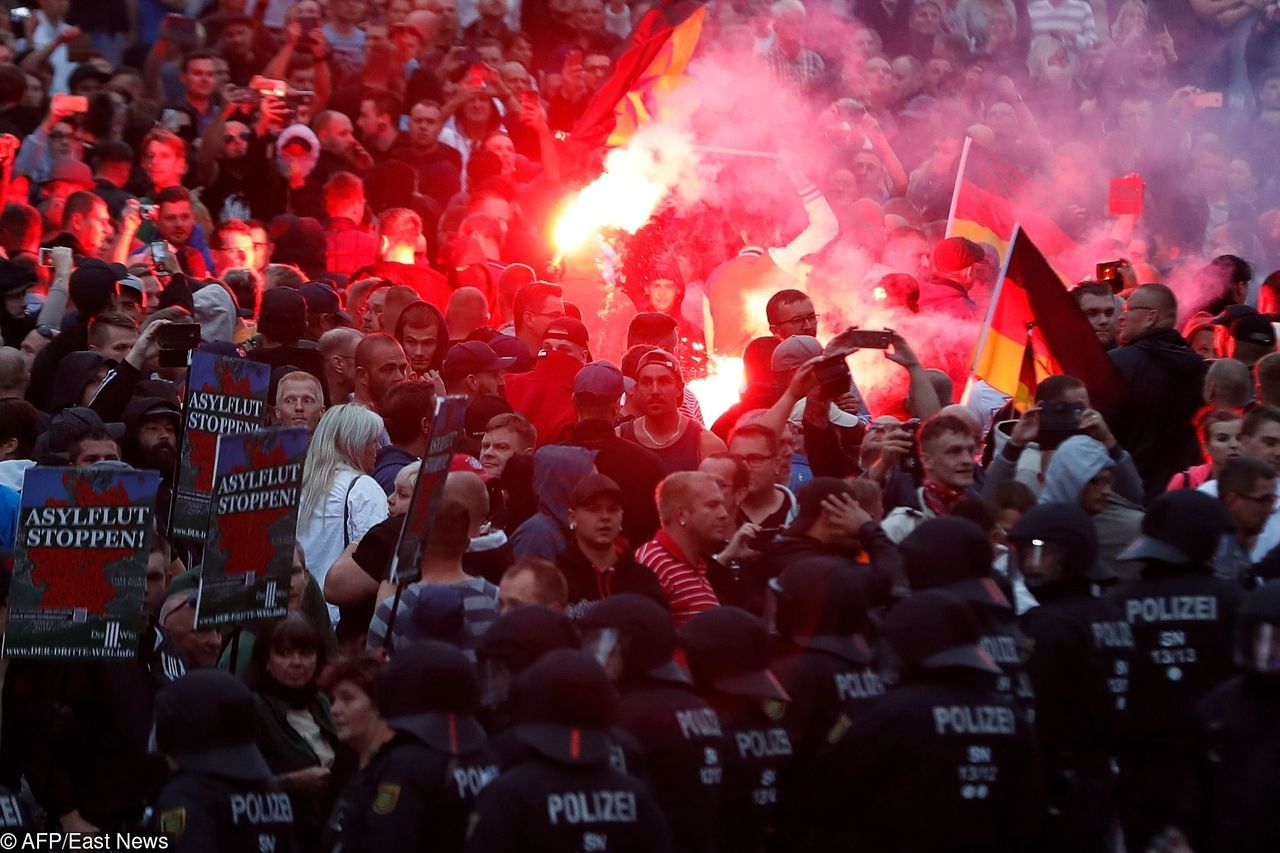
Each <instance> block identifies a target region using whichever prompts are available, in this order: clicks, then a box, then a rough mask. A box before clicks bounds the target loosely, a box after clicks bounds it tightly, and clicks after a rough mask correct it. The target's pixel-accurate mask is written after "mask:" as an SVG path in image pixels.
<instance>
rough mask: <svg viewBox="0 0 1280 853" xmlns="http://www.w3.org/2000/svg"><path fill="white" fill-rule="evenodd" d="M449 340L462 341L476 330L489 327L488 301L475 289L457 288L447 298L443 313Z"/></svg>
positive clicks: (481, 292)
mask: <svg viewBox="0 0 1280 853" xmlns="http://www.w3.org/2000/svg"><path fill="white" fill-rule="evenodd" d="M444 324H445V326H447V327H448V329H449V340H451V341H464V340H466V339H467V336H468V335H470V334H471V333H472V332H474V331H475V330H476V329H483V328H484V327H485V326H487V325H489V300H488V299H486V298H485V296H484V293H483V291H481V290H480V289H479V288H477V287H459V288H458V289H457V290H455V291H454V292H453V296H451V297H449V304H448V306H447V307H446V308H445V312H444Z"/></svg>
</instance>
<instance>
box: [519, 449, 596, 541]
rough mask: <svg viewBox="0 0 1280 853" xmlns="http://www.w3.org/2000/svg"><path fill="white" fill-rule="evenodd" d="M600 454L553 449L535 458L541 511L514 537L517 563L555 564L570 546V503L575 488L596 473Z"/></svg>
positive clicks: (535, 474) (520, 527)
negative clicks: (538, 561) (527, 560)
mask: <svg viewBox="0 0 1280 853" xmlns="http://www.w3.org/2000/svg"><path fill="white" fill-rule="evenodd" d="M595 459H596V451H594V450H587V449H586V448H585V447H571V446H566V445H551V446H548V447H542V448H539V449H538V451H537V452H536V453H534V455H533V491H534V494H536V495H537V496H538V511H537V512H535V513H534V514H533V515H532V516H530V517H529V518H528V519H527V520H526V521H525V522H524V523H523V524H521V525H520V526H519V527H517V528H516V530H515V532H514V533H512V534H511V550H512V552H513V553H514V554H515V558H516V559H517V560H523V559H525V558H526V557H540V558H542V559H544V560H552V561H554V560H555V558H556V555H557V554H559V553H560V552H561V551H563V550H564V549H565V548H566V547H567V546H568V544H569V502H570V498H571V497H572V495H573V487H574V486H576V485H578V481H579V480H581V479H582V478H583V477H585V476H587V475H588V474H590V473H591V472H592V470H593V469H594V467H595Z"/></svg>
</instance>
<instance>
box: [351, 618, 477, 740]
mask: <svg viewBox="0 0 1280 853" xmlns="http://www.w3.org/2000/svg"><path fill="white" fill-rule="evenodd" d="M374 692H375V693H376V694H377V699H378V711H379V712H380V713H381V714H382V718H383V719H384V720H386V721H387V725H389V726H391V728H393V729H396V730H398V731H404V732H408V733H410V734H412V735H415V736H416V737H418V738H419V739H420V740H422V741H423V742H424V743H426V744H427V745H428V746H430V747H432V748H434V749H437V750H439V751H441V752H446V753H448V754H451V755H459V754H462V753H465V752H470V751H472V750H474V749H477V748H479V746H480V745H481V744H483V743H484V738H485V735H484V730H483V729H481V728H480V725H479V724H478V723H476V722H475V720H473V719H472V718H471V715H472V714H474V713H475V712H476V709H477V708H478V707H479V705H480V684H479V679H478V678H477V677H476V673H475V669H474V668H473V667H472V665H471V661H470V660H468V659H467V656H466V655H465V654H463V653H462V652H461V651H460V650H459V649H457V648H455V647H453V646H450V645H448V644H447V643H441V642H436V641H434V640H429V641H426V642H420V643H411V644H406V645H405V647H404V648H401V649H399V650H397V651H396V653H395V655H394V656H393V657H392V658H391V660H390V662H388V663H387V665H386V666H384V667H383V668H382V669H381V670H380V671H379V672H378V680H377V682H376V683H375V685H374Z"/></svg>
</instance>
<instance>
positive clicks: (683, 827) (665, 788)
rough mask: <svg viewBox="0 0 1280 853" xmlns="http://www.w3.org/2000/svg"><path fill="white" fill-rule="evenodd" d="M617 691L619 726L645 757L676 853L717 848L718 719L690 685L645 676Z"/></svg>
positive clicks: (721, 738) (720, 737)
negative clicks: (629, 735)
mask: <svg viewBox="0 0 1280 853" xmlns="http://www.w3.org/2000/svg"><path fill="white" fill-rule="evenodd" d="M618 692H619V693H620V694H621V695H622V703H621V707H620V709H619V718H618V725H619V727H621V728H623V729H626V730H627V731H628V732H629V733H630V734H631V735H632V736H633V737H634V738H635V739H636V741H637V742H638V743H639V745H640V748H641V750H642V751H643V753H644V760H645V769H646V771H647V774H648V778H649V781H650V783H651V787H652V790H653V793H654V796H655V797H656V798H657V800H658V804H659V806H661V808H662V811H663V814H665V815H666V818H667V824H668V826H669V828H670V831H671V846H672V849H673V850H675V851H690V853H692V851H707V850H712V849H714V847H713V845H714V841H715V827H716V824H715V820H716V815H717V814H718V811H719V804H720V784H721V781H722V778H723V775H724V765H723V762H724V758H725V748H726V743H725V740H724V734H723V731H722V730H721V727H720V718H719V717H718V716H717V715H716V712H715V711H713V710H711V708H710V707H708V706H707V704H706V703H705V702H703V701H702V700H701V699H699V698H698V695H697V694H696V693H695V692H694V690H693V688H692V687H690V686H689V685H688V684H682V683H679V682H676V681H669V680H664V679H658V678H653V677H649V676H644V677H640V678H632V679H627V680H625V681H623V682H622V683H620V684H619V685H618Z"/></svg>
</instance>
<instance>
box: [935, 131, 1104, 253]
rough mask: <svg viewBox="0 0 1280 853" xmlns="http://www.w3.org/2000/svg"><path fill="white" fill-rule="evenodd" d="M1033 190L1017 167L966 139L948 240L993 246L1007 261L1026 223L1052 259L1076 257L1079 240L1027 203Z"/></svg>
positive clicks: (957, 179)
mask: <svg viewBox="0 0 1280 853" xmlns="http://www.w3.org/2000/svg"><path fill="white" fill-rule="evenodd" d="M1034 186H1035V182H1034V181H1032V179H1031V178H1029V177H1028V176H1027V175H1025V174H1023V172H1022V171H1021V170H1019V169H1018V168H1017V167H1016V166H1013V165H1011V164H1009V163H1006V162H1004V161H1003V160H1001V159H999V158H998V157H996V156H995V155H994V154H992V153H991V152H990V151H989V150H987V149H986V148H984V147H982V146H981V145H974V144H973V140H972V139H970V138H966V139H965V141H964V152H963V153H962V154H961V155H960V171H959V173H958V174H957V175H956V186H955V191H954V192H953V194H952V196H951V213H950V215H949V216H948V217H947V236H948V237H968V238H969V239H970V240H976V241H977V242H979V243H990V244H991V245H992V246H995V247H996V248H997V249H999V250H1000V256H1001V257H1002V258H1003V257H1007V255H1006V252H1007V249H1008V246H1009V241H1010V240H1011V239H1012V238H1013V229H1014V226H1015V225H1016V224H1017V223H1022V226H1023V228H1024V229H1025V230H1027V231H1029V232H1031V233H1032V234H1035V235H1036V239H1037V240H1039V241H1040V245H1041V246H1042V247H1043V248H1044V251H1045V254H1047V255H1048V256H1049V257H1050V258H1060V257H1063V256H1065V255H1068V254H1070V253H1072V252H1074V251H1075V250H1077V249H1078V248H1079V245H1078V244H1077V243H1076V242H1075V240H1072V239H1071V237H1069V236H1068V235H1067V233H1066V232H1065V231H1063V230H1062V228H1061V227H1060V226H1059V225H1058V223H1056V222H1054V221H1053V220H1052V219H1050V218H1049V217H1048V216H1046V215H1045V214H1043V213H1041V212H1039V211H1038V210H1035V209H1034V208H1033V207H1032V206H1031V204H1030V203H1029V201H1028V197H1029V195H1030V192H1031V190H1032V189H1033V188H1034Z"/></svg>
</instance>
